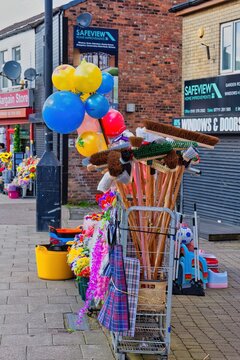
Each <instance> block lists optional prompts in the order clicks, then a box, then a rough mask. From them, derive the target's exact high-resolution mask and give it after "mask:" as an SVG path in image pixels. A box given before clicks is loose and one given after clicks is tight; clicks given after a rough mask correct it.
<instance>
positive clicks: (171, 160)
mask: <svg viewBox="0 0 240 360" xmlns="http://www.w3.org/2000/svg"><path fill="white" fill-rule="evenodd" d="M163 161H164V164H165V165H167V167H169V169H175V168H176V167H177V166H178V155H177V153H176V151H175V150H171V151H170V152H169V153H168V154H167V156H165V157H164V159H163Z"/></svg>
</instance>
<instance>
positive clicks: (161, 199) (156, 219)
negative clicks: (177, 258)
mask: <svg viewBox="0 0 240 360" xmlns="http://www.w3.org/2000/svg"><path fill="white" fill-rule="evenodd" d="M172 174H173V173H170V172H169V173H168V174H167V176H165V181H164V184H163V187H162V191H161V194H160V197H159V199H158V203H157V207H162V205H163V202H164V199H165V197H166V193H167V190H168V186H169V184H170V180H171V177H172ZM162 217H163V213H160V214H159V213H156V215H155V217H154V224H156V226H154V227H155V228H156V229H157V228H158V227H159V226H160V224H161V222H162ZM155 238H156V234H149V236H148V243H149V248H151V247H152V245H153V243H154V240H155ZM154 247H156V244H155V246H154ZM153 251H154V248H153Z"/></svg>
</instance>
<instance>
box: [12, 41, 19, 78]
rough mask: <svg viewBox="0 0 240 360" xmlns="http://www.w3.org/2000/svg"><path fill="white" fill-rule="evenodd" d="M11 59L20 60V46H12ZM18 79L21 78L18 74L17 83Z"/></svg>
mask: <svg viewBox="0 0 240 360" xmlns="http://www.w3.org/2000/svg"><path fill="white" fill-rule="evenodd" d="M12 59H13V60H14V61H17V62H19V63H20V61H21V48H20V46H16V47H14V48H12ZM20 80H21V78H20V76H19V78H18V79H16V84H19V82H20Z"/></svg>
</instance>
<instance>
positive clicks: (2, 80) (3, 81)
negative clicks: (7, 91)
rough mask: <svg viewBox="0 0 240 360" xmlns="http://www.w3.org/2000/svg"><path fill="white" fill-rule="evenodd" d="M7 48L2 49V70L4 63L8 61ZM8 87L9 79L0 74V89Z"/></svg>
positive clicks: (0, 58)
mask: <svg viewBox="0 0 240 360" xmlns="http://www.w3.org/2000/svg"><path fill="white" fill-rule="evenodd" d="M6 56H7V50H4V51H0V71H2V68H3V65H4V64H5V62H6ZM7 87H8V79H7V78H6V77H4V76H0V89H3V88H7Z"/></svg>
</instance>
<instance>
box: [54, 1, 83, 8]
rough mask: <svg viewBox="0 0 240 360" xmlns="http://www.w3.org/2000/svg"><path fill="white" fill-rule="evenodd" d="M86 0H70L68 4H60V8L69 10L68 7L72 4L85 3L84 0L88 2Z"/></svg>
mask: <svg viewBox="0 0 240 360" xmlns="http://www.w3.org/2000/svg"><path fill="white" fill-rule="evenodd" d="M86 1H87V0H73V1H70V2H69V3H67V4H65V5H62V6H60V8H61V9H62V10H67V9H69V8H70V7H72V6H75V5H78V4H81V3H84V2H86Z"/></svg>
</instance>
